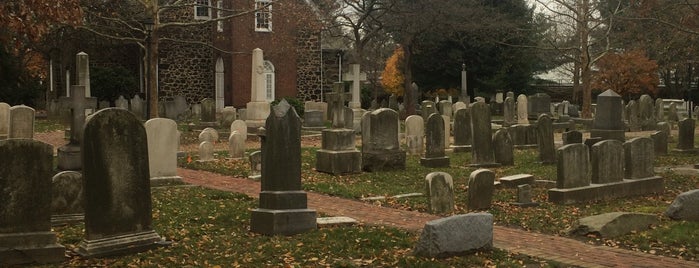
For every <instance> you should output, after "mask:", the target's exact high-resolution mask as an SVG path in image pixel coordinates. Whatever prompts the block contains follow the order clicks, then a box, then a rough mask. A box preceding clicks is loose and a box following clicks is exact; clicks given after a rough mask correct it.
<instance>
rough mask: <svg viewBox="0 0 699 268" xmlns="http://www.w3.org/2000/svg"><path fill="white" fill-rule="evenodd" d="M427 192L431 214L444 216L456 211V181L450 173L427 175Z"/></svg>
mask: <svg viewBox="0 0 699 268" xmlns="http://www.w3.org/2000/svg"><path fill="white" fill-rule="evenodd" d="M425 191H426V192H427V199H428V200H429V209H430V213H433V214H444V213H450V212H452V211H453V210H454V181H453V179H452V177H451V175H449V174H448V173H445V172H432V173H430V174H427V176H426V177H425Z"/></svg>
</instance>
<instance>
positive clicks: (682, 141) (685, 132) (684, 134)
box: [673, 118, 696, 153]
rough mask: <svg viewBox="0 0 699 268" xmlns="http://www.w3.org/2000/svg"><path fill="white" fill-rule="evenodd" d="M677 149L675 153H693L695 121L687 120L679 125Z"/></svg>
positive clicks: (683, 120) (694, 149)
mask: <svg viewBox="0 0 699 268" xmlns="http://www.w3.org/2000/svg"><path fill="white" fill-rule="evenodd" d="M677 129H678V131H677V148H675V149H674V150H673V151H675V152H683V153H691V152H695V151H696V148H694V119H692V118H685V119H682V120H680V121H679V122H678V123H677Z"/></svg>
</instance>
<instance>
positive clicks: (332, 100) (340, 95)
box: [325, 82, 352, 128]
mask: <svg viewBox="0 0 699 268" xmlns="http://www.w3.org/2000/svg"><path fill="white" fill-rule="evenodd" d="M325 95H326V96H327V97H326V99H328V107H329V108H330V110H331V111H332V112H331V114H332V127H333V128H345V123H346V122H345V111H346V110H345V109H344V107H345V100H346V99H347V98H350V97H352V96H351V94H350V93H346V92H345V86H344V84H343V83H341V82H337V83H334V84H333V92H332V93H327V94H325Z"/></svg>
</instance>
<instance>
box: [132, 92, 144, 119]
mask: <svg viewBox="0 0 699 268" xmlns="http://www.w3.org/2000/svg"><path fill="white" fill-rule="evenodd" d="M130 111H131V112H132V113H133V114H135V115H136V118H138V119H143V118H145V114H146V104H145V102H144V101H143V99H141V96H139V95H138V94H136V95H135V96H133V98H132V99H131V110H130Z"/></svg>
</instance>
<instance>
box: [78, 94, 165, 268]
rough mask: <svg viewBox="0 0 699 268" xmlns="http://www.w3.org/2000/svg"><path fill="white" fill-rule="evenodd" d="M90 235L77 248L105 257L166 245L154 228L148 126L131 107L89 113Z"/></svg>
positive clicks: (86, 138)
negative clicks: (127, 109) (131, 110)
mask: <svg viewBox="0 0 699 268" xmlns="http://www.w3.org/2000/svg"><path fill="white" fill-rule="evenodd" d="M82 156H83V157H82V158H83V161H84V162H83V178H84V180H85V183H84V187H85V188H84V191H85V237H84V239H83V241H82V242H80V244H79V246H78V248H77V249H76V252H77V253H78V254H80V255H81V256H83V257H101V256H110V255H116V254H124V253H129V252H140V251H145V250H148V249H151V248H154V247H157V246H159V245H163V244H164V241H163V239H162V238H161V237H160V236H159V235H158V234H157V233H156V232H155V231H154V230H153V228H152V226H151V224H152V211H151V208H152V205H151V192H150V174H149V171H148V168H149V167H148V165H149V164H148V142H147V134H146V129H145V128H144V126H143V124H142V123H141V121H139V120H138V119H137V118H136V116H134V115H133V114H132V113H130V112H129V111H126V110H122V109H119V108H109V109H104V110H100V111H98V112H96V113H94V114H93V115H91V116H90V117H88V119H87V122H86V123H85V127H84V140H83V148H82Z"/></svg>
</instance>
